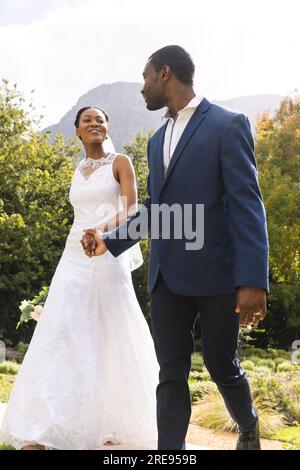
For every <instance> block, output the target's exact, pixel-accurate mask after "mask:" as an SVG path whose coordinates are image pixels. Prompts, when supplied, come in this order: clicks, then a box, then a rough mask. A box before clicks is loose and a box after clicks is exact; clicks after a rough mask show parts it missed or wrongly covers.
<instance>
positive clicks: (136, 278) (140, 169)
mask: <svg viewBox="0 0 300 470" xmlns="http://www.w3.org/2000/svg"><path fill="white" fill-rule="evenodd" d="M151 135H152V132H149V133H148V134H144V133H143V132H141V133H140V134H138V135H137V136H136V138H135V139H134V141H133V142H132V144H131V145H126V146H124V150H125V152H126V154H127V155H128V156H129V157H130V158H131V160H132V163H133V166H134V170H135V174H136V180H137V188H138V200H139V204H143V202H144V201H145V200H146V199H147V197H148V193H147V177H148V163H147V144H148V140H149V139H150V137H151ZM140 246H141V250H142V253H143V258H144V263H143V265H142V266H141V267H140V268H139V269H137V270H136V271H133V274H132V279H133V284H134V287H135V292H136V295H137V298H138V301H139V304H140V306H141V309H142V311H143V313H144V315H145V317H146V319H147V320H148V321H150V299H149V295H148V291H147V283H148V266H149V246H150V241H149V240H142V241H141V242H140Z"/></svg>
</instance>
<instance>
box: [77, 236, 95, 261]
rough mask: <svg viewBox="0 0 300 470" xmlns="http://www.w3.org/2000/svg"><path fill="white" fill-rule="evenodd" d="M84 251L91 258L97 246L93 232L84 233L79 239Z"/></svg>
mask: <svg viewBox="0 0 300 470" xmlns="http://www.w3.org/2000/svg"><path fill="white" fill-rule="evenodd" d="M80 243H81V245H82V248H83V250H84V253H85V254H86V255H87V256H88V257H89V258H91V257H92V256H93V254H94V252H95V249H96V247H97V241H96V239H95V237H94V235H93V234H84V235H83V236H82V239H81V240H80Z"/></svg>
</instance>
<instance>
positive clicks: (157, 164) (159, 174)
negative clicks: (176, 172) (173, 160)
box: [153, 122, 168, 195]
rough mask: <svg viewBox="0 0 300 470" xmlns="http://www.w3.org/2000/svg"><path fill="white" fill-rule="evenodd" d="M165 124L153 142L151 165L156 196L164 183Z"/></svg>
mask: <svg viewBox="0 0 300 470" xmlns="http://www.w3.org/2000/svg"><path fill="white" fill-rule="evenodd" d="M167 124H168V123H167V122H166V124H165V125H163V126H162V127H161V130H160V132H159V135H158V137H157V140H156V142H155V149H153V165H154V174H155V183H156V188H157V191H156V192H155V193H156V194H158V195H159V194H160V191H161V187H162V185H163V181H164V161H163V160H164V158H163V154H164V139H165V132H166V129H167Z"/></svg>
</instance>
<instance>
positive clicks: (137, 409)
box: [0, 107, 158, 450]
mask: <svg viewBox="0 0 300 470" xmlns="http://www.w3.org/2000/svg"><path fill="white" fill-rule="evenodd" d="M108 120H109V119H108V116H107V114H106V113H105V112H104V111H103V110H101V109H98V108H96V107H87V108H82V109H81V110H80V111H79V112H78V114H77V117H76V120H75V126H76V134H77V136H78V137H79V138H80V139H81V141H82V143H83V145H84V148H85V152H86V157H85V158H84V159H83V160H81V162H80V163H79V164H78V166H77V167H76V169H75V172H74V176H73V179H72V184H71V188H70V194H69V197H70V202H71V204H72V206H73V208H74V215H75V217H74V223H73V225H72V228H71V230H70V233H69V235H68V238H67V241H66V245H65V249H64V251H63V254H62V257H61V259H60V261H59V263H58V266H57V268H56V271H55V274H54V276H53V278H52V282H51V285H50V289H49V293H48V297H47V301H46V303H45V306H44V310H43V313H42V315H41V318H40V320H39V322H38V324H37V326H36V328H35V331H34V334H33V337H32V340H31V343H30V346H29V349H28V351H27V353H26V355H25V358H24V361H23V364H22V366H21V368H20V372H19V374H18V376H17V379H16V382H15V384H14V387H13V390H12V393H11V396H10V400H9V402H8V405H7V408H6V412H5V415H4V419H3V422H2V428H1V430H0V442H3V443H5V444H8V445H12V446H14V447H15V448H16V449H24V450H37V449H62V450H63V449H65V450H71V449H72V450H78V449H97V448H99V447H101V446H103V445H105V444H107V443H112V444H118V443H135V444H137V443H139V442H145V441H148V442H149V441H150V440H151V441H152V442H154V441H155V440H156V439H157V431H156V399H155V390H156V386H157V383H158V365H157V361H156V356H155V351H154V346H153V342H152V337H151V334H150V331H149V328H148V325H147V322H146V320H145V319H144V316H143V314H142V312H141V309H140V307H139V304H138V301H137V298H136V295H135V291H134V288H133V284H132V278H131V271H132V270H133V269H135V268H136V267H138V266H139V265H140V264H141V263H142V262H143V260H142V258H141V251H140V249H139V245H136V246H137V248H138V250H139V252H138V253H137V252H136V249H135V250H129V251H128V252H125V253H123V254H122V255H120V256H119V257H117V258H115V257H113V256H112V255H111V253H110V252H107V253H105V254H104V255H103V256H99V257H89V256H86V254H85V253H84V251H83V248H82V246H81V244H82V245H83V246H84V243H85V242H86V241H87V239H85V237H90V236H89V235H84V237H83V239H82V241H81V238H82V234H83V230H84V229H86V228H89V227H97V228H98V229H99V230H102V231H103V230H111V229H112V228H113V226H114V224H115V225H116V224H119V223H120V222H122V220H125V219H126V218H127V217H128V216H130V215H131V213H130V211H132V210H134V211H136V210H137V209H136V208H137V190H136V181H135V174H134V170H133V166H132V164H131V161H130V159H129V158H128V157H127V156H125V155H122V154H116V153H114V152H113V153H108V152H105V142H106V141H107V140H106V139H107V138H108ZM124 198H125V199H126V201H127V207H129V208H130V210H128V209H127V207H125V208H124V207H121V209H120V201H121V200H124ZM88 242H90V240H88ZM80 243H81V244H80ZM154 448H155V447H154Z"/></svg>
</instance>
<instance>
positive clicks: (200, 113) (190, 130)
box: [157, 98, 210, 190]
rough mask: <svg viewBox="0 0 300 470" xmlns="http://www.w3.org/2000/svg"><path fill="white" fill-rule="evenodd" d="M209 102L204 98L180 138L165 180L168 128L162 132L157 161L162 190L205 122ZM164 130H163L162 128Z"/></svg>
mask: <svg viewBox="0 0 300 470" xmlns="http://www.w3.org/2000/svg"><path fill="white" fill-rule="evenodd" d="M209 105H210V103H209V101H208V100H207V99H205V98H203V100H202V101H201V103H200V104H199V106H198V108H197V109H196V111H195V112H194V114H193V116H192V117H191V119H190V120H189V122H188V124H187V126H186V128H185V129H184V131H183V134H182V136H181V137H180V139H179V142H178V144H177V146H176V148H175V150H174V153H173V155H172V158H171V161H170V164H169V166H168V170H167V173H166V175H165V178H163V175H164V169H163V146H164V135H165V130H166V126H165V129H164V132H162V133H161V134H160V136H159V139H160V142H159V145H160V147H159V148H160V154H159V158H158V159H157V160H159V161H160V167H161V169H160V171H161V175H162V178H163V182H162V185H161V186H160V188H161V190H162V189H163V187H164V185H165V183H166V181H167V179H168V177H169V175H170V173H171V172H172V169H173V168H174V166H175V164H176V162H177V161H178V159H179V158H180V156H181V155H182V152H183V150H184V149H185V147H186V145H187V143H188V142H189V140H190V139H191V137H192V135H193V134H194V132H195V130H196V129H197V128H198V127H199V126H200V125H201V123H202V122H203V121H204V119H205V117H206V116H205V113H206V111H207V110H208V108H209ZM162 129H163V128H162Z"/></svg>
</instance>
